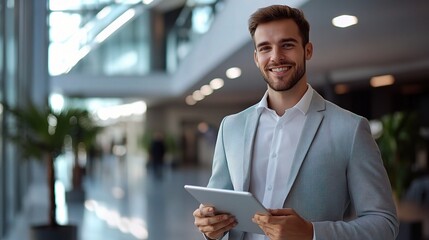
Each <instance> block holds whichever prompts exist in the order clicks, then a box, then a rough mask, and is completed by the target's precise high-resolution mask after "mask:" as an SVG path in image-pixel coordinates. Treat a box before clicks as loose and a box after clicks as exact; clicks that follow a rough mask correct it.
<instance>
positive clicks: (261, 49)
mask: <svg viewBox="0 0 429 240" xmlns="http://www.w3.org/2000/svg"><path fill="white" fill-rule="evenodd" d="M270 49H271V48H270V47H269V46H262V47H259V48H258V52H268V51H269V50H270Z"/></svg>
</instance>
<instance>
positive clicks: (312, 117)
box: [237, 91, 326, 199]
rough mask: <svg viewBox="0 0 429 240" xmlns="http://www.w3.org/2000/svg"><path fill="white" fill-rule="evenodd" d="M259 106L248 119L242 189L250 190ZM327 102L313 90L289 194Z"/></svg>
mask: <svg viewBox="0 0 429 240" xmlns="http://www.w3.org/2000/svg"><path fill="white" fill-rule="evenodd" d="M257 106H258V105H254V106H253V107H251V108H252V109H251V111H249V115H248V116H247V119H246V123H245V124H246V125H245V132H244V152H243V153H244V154H243V174H244V175H243V177H244V178H243V186H242V187H243V188H242V189H240V190H243V191H248V190H249V186H250V167H251V159H252V153H253V145H254V141H255V136H256V129H257V127H258V122H259V117H260V116H261V112H260V111H257ZM325 107H326V103H325V100H324V99H323V97H322V96H320V95H319V94H318V93H317V92H316V91H314V92H313V96H312V99H311V103H310V107H309V109H308V112H307V114H308V116H307V120H306V121H305V123H304V128H303V130H302V134H301V137H300V139H299V142H298V147H297V149H296V153H295V157H294V160H293V163H292V169H291V174H290V175H289V177H288V179H287V182H286V183H287V184H286V188H287V191H286V192H287V194H286V196H285V199H286V197H287V195H288V194H289V192H290V189H291V188H292V185H293V183H294V181H295V179H296V177H297V175H298V172H299V169H300V167H301V165H302V162H303V161H304V158H305V155H306V154H307V152H308V149H309V148H310V145H311V142H312V141H313V139H314V137H315V135H316V133H317V130H318V128H319V126H320V123H321V122H322V120H323V111H324V110H325ZM237 190H238V189H237Z"/></svg>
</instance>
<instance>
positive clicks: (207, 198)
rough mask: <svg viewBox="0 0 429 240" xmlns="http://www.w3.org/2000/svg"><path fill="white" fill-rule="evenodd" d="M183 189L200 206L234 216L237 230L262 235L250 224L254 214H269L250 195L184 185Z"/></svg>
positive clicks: (260, 231) (257, 228) (256, 226)
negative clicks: (211, 207) (210, 207)
mask: <svg viewBox="0 0 429 240" xmlns="http://www.w3.org/2000/svg"><path fill="white" fill-rule="evenodd" d="M185 189H186V190H187V191H188V192H189V193H190V194H191V195H192V196H193V197H194V198H195V199H197V201H198V202H200V203H201V204H203V205H205V206H213V207H214V208H215V211H216V212H217V213H229V214H231V215H233V216H235V219H236V220H237V223H238V224H237V226H235V228H236V229H237V230H240V231H244V232H251V233H258V234H264V232H263V231H262V229H261V228H260V227H259V226H258V225H257V224H256V223H254V222H252V217H253V215H255V213H262V214H269V213H268V211H267V209H266V208H265V207H264V206H263V205H262V204H261V203H260V202H259V201H258V200H257V199H256V198H255V197H254V196H253V195H252V194H251V193H249V192H241V191H233V190H225V189H216V188H207V187H200V186H191V185H185Z"/></svg>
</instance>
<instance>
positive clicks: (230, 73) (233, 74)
mask: <svg viewBox="0 0 429 240" xmlns="http://www.w3.org/2000/svg"><path fill="white" fill-rule="evenodd" d="M226 76H227V77H228V78H229V79H234V78H238V77H240V76H241V69H240V68H238V67H232V68H230V69H228V70H226Z"/></svg>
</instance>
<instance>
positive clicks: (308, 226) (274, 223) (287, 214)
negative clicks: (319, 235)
mask: <svg viewBox="0 0 429 240" xmlns="http://www.w3.org/2000/svg"><path fill="white" fill-rule="evenodd" d="M269 212H270V213H271V215H261V214H255V216H253V219H252V221H253V222H255V223H256V224H258V225H259V227H260V228H261V229H262V230H263V231H264V232H265V235H267V236H268V237H269V238H270V240H284V239H287V240H295V239H297V240H307V239H308V240H311V239H313V224H312V223H311V222H309V221H306V220H305V219H304V218H302V217H301V216H299V215H298V214H297V213H296V212H295V211H294V210H293V209H291V208H285V209H270V210H269Z"/></svg>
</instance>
